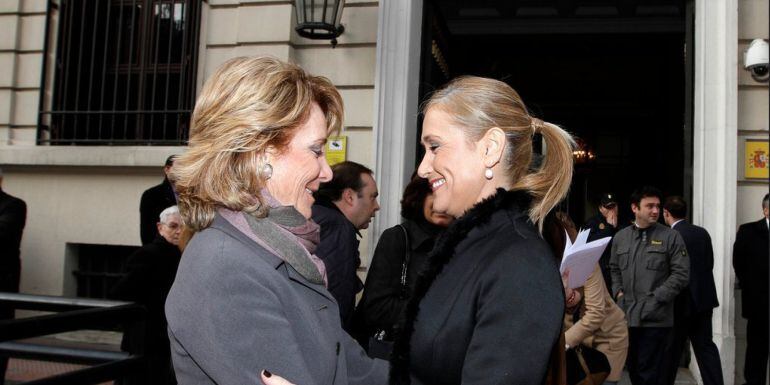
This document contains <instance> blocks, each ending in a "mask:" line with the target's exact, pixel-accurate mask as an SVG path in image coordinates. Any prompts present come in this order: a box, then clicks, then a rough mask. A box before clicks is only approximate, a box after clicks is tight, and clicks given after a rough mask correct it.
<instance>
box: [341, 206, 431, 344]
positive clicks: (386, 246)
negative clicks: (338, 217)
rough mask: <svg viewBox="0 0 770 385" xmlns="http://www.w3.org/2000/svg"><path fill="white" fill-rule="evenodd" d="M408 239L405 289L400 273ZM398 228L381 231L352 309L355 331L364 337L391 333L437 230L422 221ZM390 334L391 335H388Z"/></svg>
mask: <svg viewBox="0 0 770 385" xmlns="http://www.w3.org/2000/svg"><path fill="white" fill-rule="evenodd" d="M401 226H403V228H404V229H406V233H407V234H408V236H409V264H408V266H407V269H406V287H405V288H404V287H402V285H401V270H402V268H403V264H404V259H405V257H406V238H405V234H404V230H402V228H401ZM401 226H393V227H391V228H389V229H387V230H385V231H383V233H382V235H381V236H380V239H379V241H378V242H377V248H376V249H375V250H374V256H373V257H372V264H371V266H369V272H368V274H367V275H366V283H365V284H364V294H363V296H362V297H361V301H360V302H359V303H358V308H357V309H356V315H357V317H356V318H357V321H358V322H361V323H363V325H356V329H358V330H357V331H359V330H360V331H363V332H362V333H361V334H363V336H366V337H367V338H368V337H369V336H370V335H371V333H373V332H374V331H375V330H386V331H388V333H391V332H392V329H393V327H394V326H395V325H396V324H397V323H398V322H399V320H400V316H401V313H402V311H403V309H404V306H406V303H407V302H408V301H409V297H410V295H411V293H412V290H413V289H414V284H415V282H417V275H418V274H419V272H420V271H421V270H422V268H423V267H424V265H425V261H427V259H428V253H429V252H430V251H431V249H433V243H434V241H435V237H436V235H437V234H438V233H439V232H440V228H439V227H437V226H434V225H431V224H429V223H427V222H426V221H422V222H420V223H418V222H415V221H411V220H406V221H404V223H402V224H401ZM391 335H392V334H391Z"/></svg>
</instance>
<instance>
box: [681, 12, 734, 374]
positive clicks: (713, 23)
mask: <svg viewBox="0 0 770 385" xmlns="http://www.w3.org/2000/svg"><path fill="white" fill-rule="evenodd" d="M737 33H738V4H737V0H696V2H695V84H694V106H693V108H694V109H693V110H694V117H693V118H694V132H693V136H694V137H693V156H694V159H693V202H692V214H693V222H694V223H695V224H697V225H700V226H703V227H704V228H706V229H707V230H708V232H709V233H710V234H711V239H712V244H713V246H714V280H715V283H716V287H717V295H718V297H719V303H720V307H718V308H716V309H715V311H714V317H713V327H714V342H715V343H716V345H717V347H718V348H719V352H720V355H721V358H722V369H723V372H724V377H725V384H733V382H734V378H735V333H734V307H735V302H734V290H733V286H734V282H735V278H734V274H733V270H732V245H733V241H734V240H735V213H736V202H735V199H736V181H737V179H736V178H737V175H736V174H737V167H738V165H737V161H738V157H737V100H738V99H737V92H738V87H737V71H736V68H737V65H738V61H737V51H738V37H737ZM690 367H691V369H692V372H693V374H694V375H695V376H696V377H699V372H698V370H697V364H696V363H695V360H692V363H691V365H690ZM698 380H699V382H701V383H702V381H701V380H700V379H698Z"/></svg>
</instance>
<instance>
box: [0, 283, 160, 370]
mask: <svg viewBox="0 0 770 385" xmlns="http://www.w3.org/2000/svg"><path fill="white" fill-rule="evenodd" d="M0 306H8V307H12V308H15V309H22V310H35V311H44V312H55V313H53V314H44V315H37V316H32V317H27V318H17V319H9V320H0V356H4V357H9V358H22V359H32V360H41V361H54V362H67V363H75V364H86V365H91V366H89V367H86V368H82V369H78V370H74V371H71V372H68V373H62V374H58V375H55V376H51V377H47V378H43V379H39V380H34V381H30V382H25V383H24V384H25V385H55V384H56V385H58V384H98V383H100V382H105V381H110V380H116V379H124V380H125V381H124V382H123V384H144V383H147V378H148V376H149V373H148V371H147V363H146V361H145V359H144V356H143V353H144V346H143V339H142V338H137V339H135V341H132V343H131V346H130V348H129V350H130V352H116V351H108V350H98V349H91V348H71V347H58V346H49V345H43V344H39V343H29V342H14V341H16V340H23V339H27V338H33V337H41V336H46V335H50V334H55V333H62V332H68V331H75V330H84V329H96V330H109V329H112V328H114V327H115V326H118V325H123V326H124V330H131V331H132V332H133V333H135V334H137V335H143V333H144V326H145V325H144V323H145V313H146V312H145V310H144V308H143V307H142V306H140V305H138V304H135V303H131V302H119V301H106V300H94V299H85V298H67V297H55V296H43V295H30V294H16V293H5V292H0Z"/></svg>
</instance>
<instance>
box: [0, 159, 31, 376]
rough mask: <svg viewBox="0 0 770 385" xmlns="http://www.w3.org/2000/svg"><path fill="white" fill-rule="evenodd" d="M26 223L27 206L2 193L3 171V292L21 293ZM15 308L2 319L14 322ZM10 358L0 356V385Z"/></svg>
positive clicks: (1, 313)
mask: <svg viewBox="0 0 770 385" xmlns="http://www.w3.org/2000/svg"><path fill="white" fill-rule="evenodd" d="M26 221H27V204H26V203H24V201H23V200H21V199H19V198H16V197H14V196H11V195H8V194H6V193H5V192H4V191H3V171H2V170H0V291H6V292H11V293H18V292H19V279H20V277H21V259H20V258H19V256H20V254H21V251H20V250H21V235H22V232H23V231H24V224H25V223H26ZM13 315H14V309H13V307H10V306H1V305H0V320H3V319H11V318H13ZM7 367H8V358H6V357H0V384H3V383H4V381H5V380H4V379H5V370H6V368H7Z"/></svg>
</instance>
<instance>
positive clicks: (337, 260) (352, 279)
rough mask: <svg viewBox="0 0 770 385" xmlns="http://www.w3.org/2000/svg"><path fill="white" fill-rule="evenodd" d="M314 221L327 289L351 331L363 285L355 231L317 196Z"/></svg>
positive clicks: (346, 220) (327, 203)
mask: <svg viewBox="0 0 770 385" xmlns="http://www.w3.org/2000/svg"><path fill="white" fill-rule="evenodd" d="M312 217H313V221H315V223H317V224H318V225H320V226H321V242H320V243H319V244H318V248H316V250H315V254H316V255H317V256H318V258H321V260H323V261H324V265H325V267H326V279H327V281H328V289H329V292H330V293H332V296H334V299H336V300H337V303H338V304H339V307H340V319H341V320H342V327H343V328H344V329H345V330H346V331H350V327H351V326H352V325H351V324H352V320H353V310H354V308H355V305H356V294H357V293H358V292H359V291H361V290H362V289H363V288H364V284H363V282H361V279H360V278H358V274H357V271H358V266H360V265H361V259H360V258H359V255H358V243H359V242H358V230H356V228H355V227H354V226H353V223H351V222H350V221H349V220H348V219H347V218H346V217H345V215H344V214H342V212H341V211H340V210H339V209H338V208H337V206H335V205H334V203H331V202H328V201H324V200H323V199H321V198H319V200H318V201H316V204H314V205H313V214H312Z"/></svg>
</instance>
